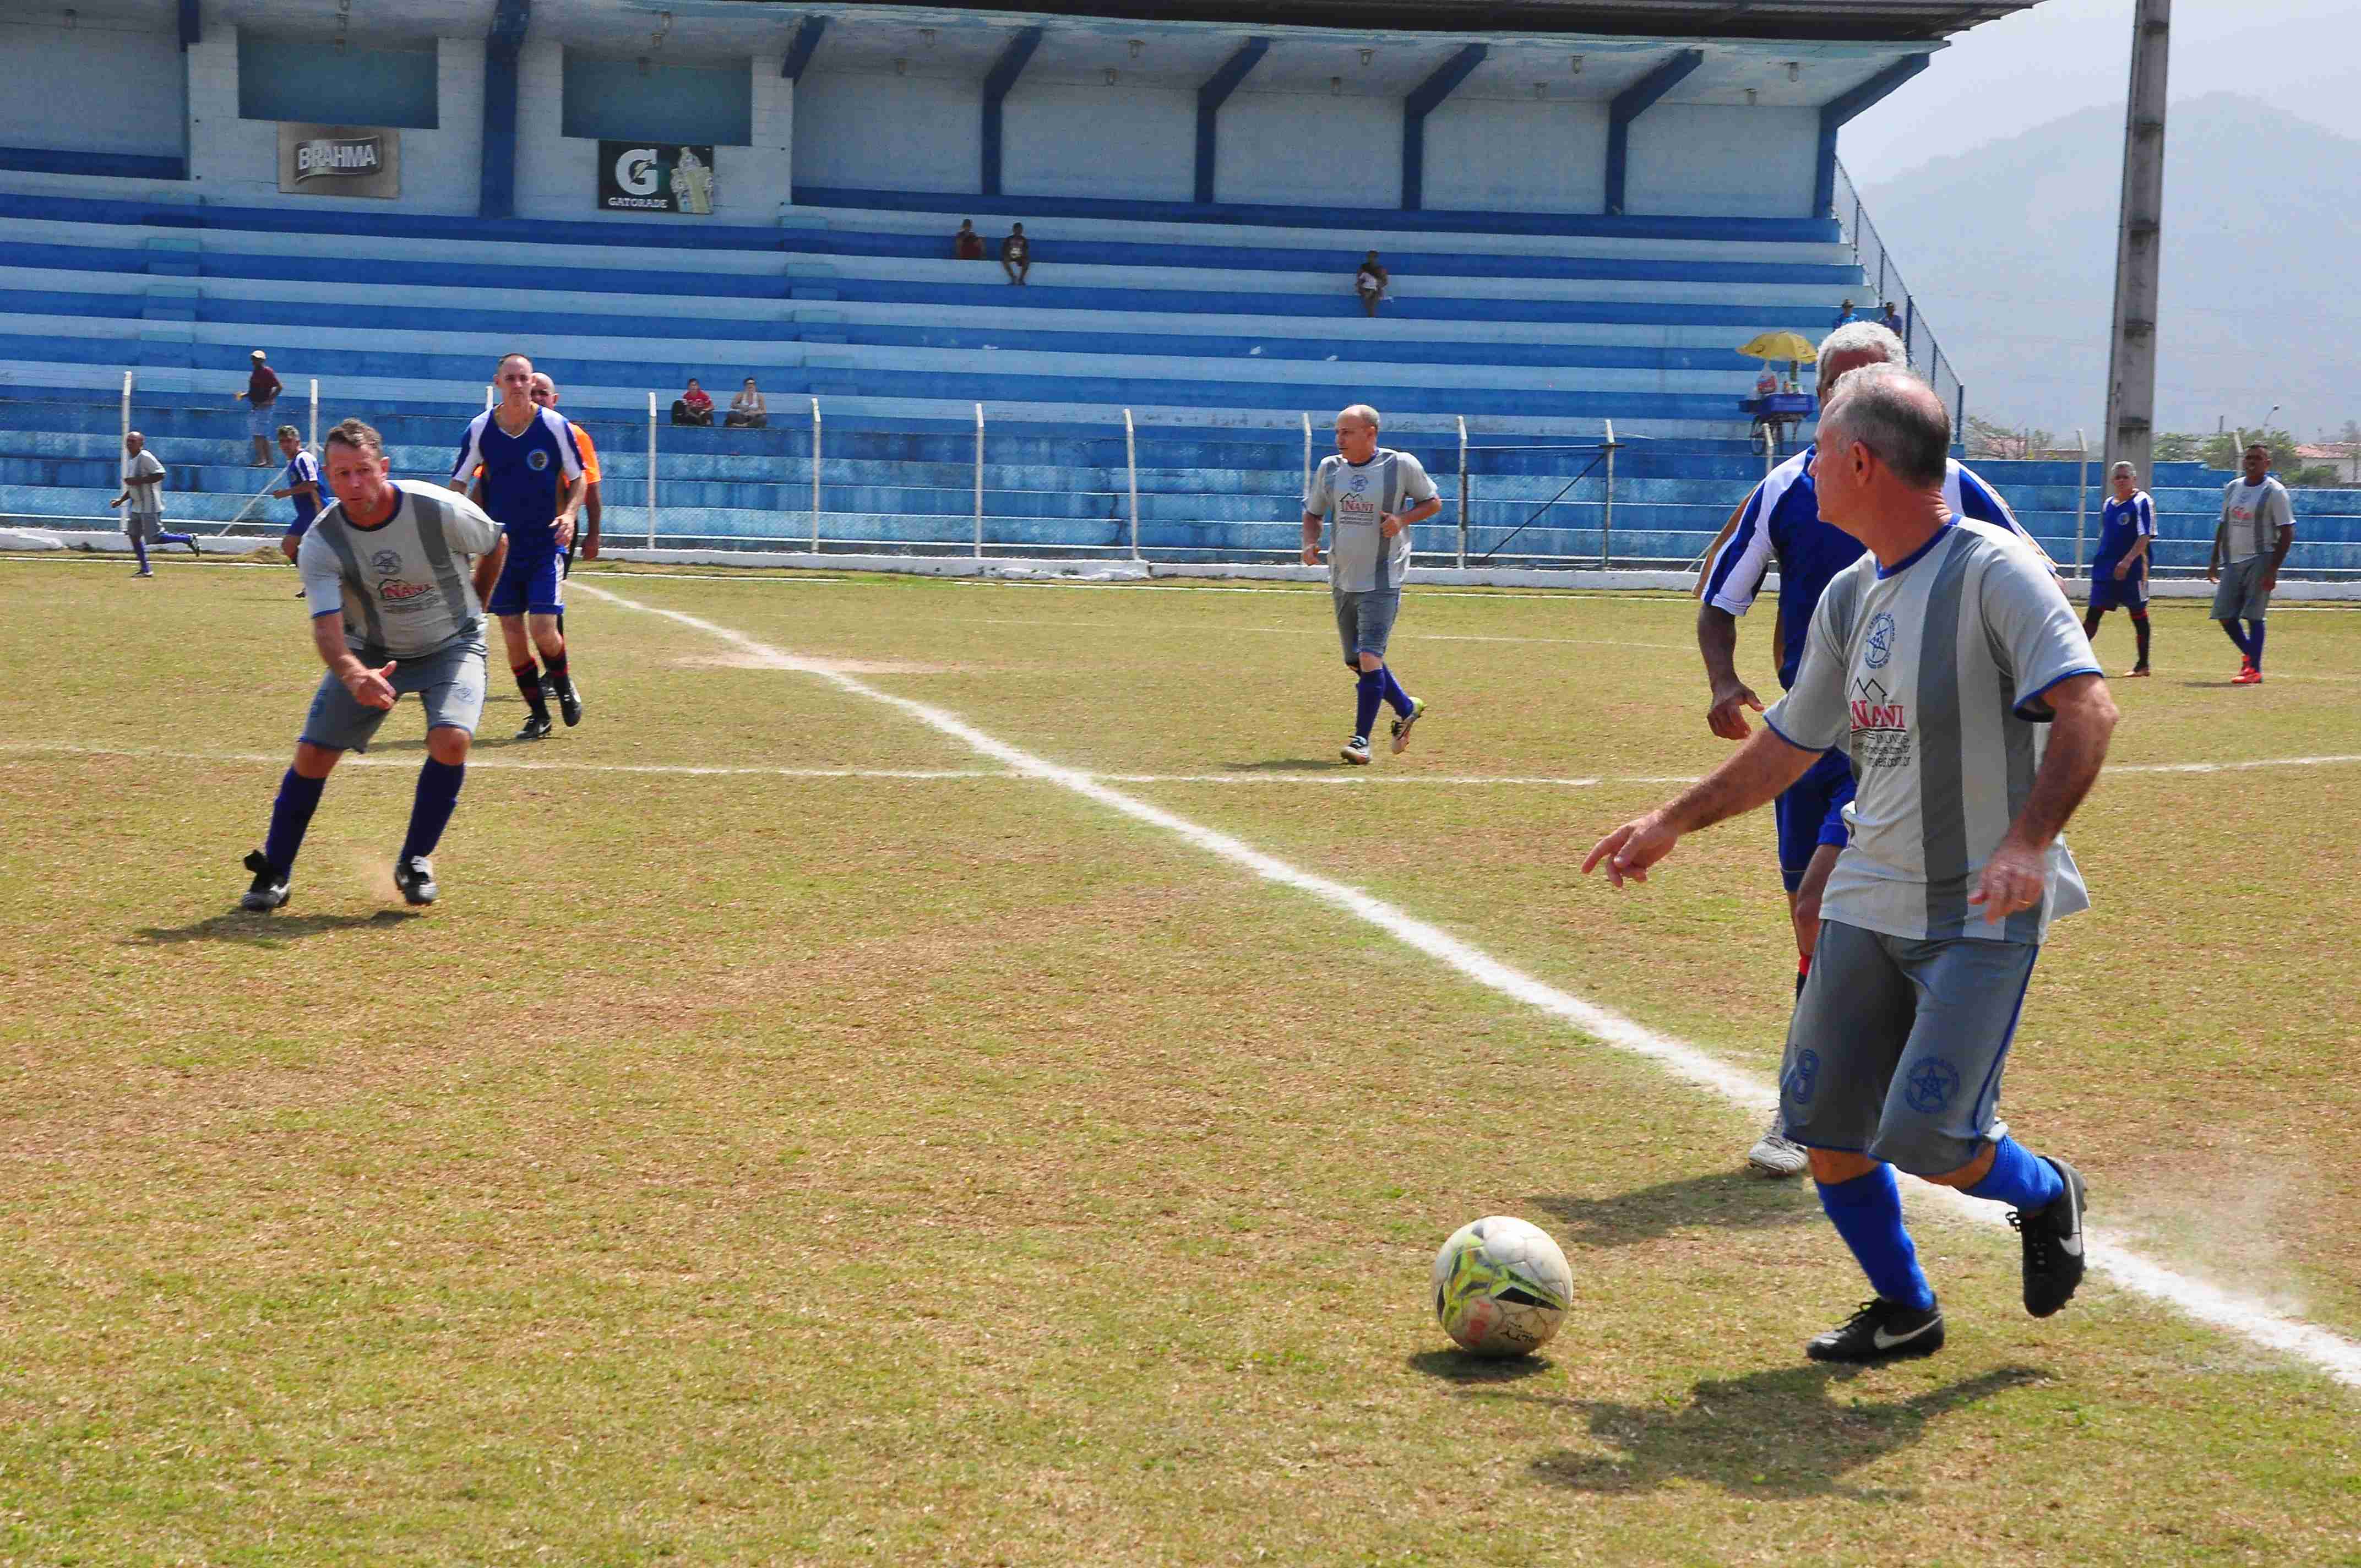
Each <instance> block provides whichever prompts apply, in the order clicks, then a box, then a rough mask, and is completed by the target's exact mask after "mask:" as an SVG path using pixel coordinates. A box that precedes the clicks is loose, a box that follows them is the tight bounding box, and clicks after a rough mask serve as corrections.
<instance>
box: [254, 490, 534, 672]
mask: <svg viewBox="0 0 2361 1568" xmlns="http://www.w3.org/2000/svg"><path fill="white" fill-rule="evenodd" d="M393 488H394V489H395V490H396V491H397V492H399V495H400V499H399V500H397V501H396V502H395V504H394V509H393V515H392V516H391V517H390V518H388V519H386V520H385V521H383V522H380V523H379V524H378V525H377V526H376V527H374V528H359V527H356V526H355V525H354V524H353V523H351V522H350V521H346V517H345V508H344V503H343V502H342V501H333V502H331V503H330V504H329V505H328V506H327V507H325V508H324V509H323V510H322V511H321V513H320V515H319V516H318V517H317V518H316V519H314V520H313V523H312V526H311V528H310V529H308V530H307V531H305V532H304V534H303V543H302V544H300V545H298V546H297V547H296V551H295V565H296V567H297V568H298V569H299V570H300V571H301V572H302V574H303V591H304V594H305V595H306V597H307V598H309V599H310V600H311V608H312V618H313V620H318V619H319V618H320V617H321V616H324V615H339V614H341V615H342V616H343V617H344V619H345V646H346V647H347V648H349V649H351V650H352V651H353V652H355V653H357V654H359V655H360V657H361V658H362V659H363V660H364V661H366V662H368V663H382V662H383V661H385V660H387V659H421V658H424V657H425V656H426V655H427V654H430V653H438V652H442V651H443V650H444V649H446V648H452V647H456V646H459V645H461V644H464V643H469V642H474V641H478V639H480V638H481V637H482V636H483V630H484V607H483V605H482V604H481V603H480V602H479V601H478V599H477V598H476V585H475V580H474V577H473V576H472V574H471V573H470V571H469V568H468V557H470V556H478V555H489V554H491V553H492V552H493V550H494V549H496V548H498V546H499V544H500V524H499V523H497V522H494V521H492V520H491V519H490V518H489V516H487V515H485V512H484V510H483V509H482V508H481V507H479V506H478V505H477V504H476V503H475V502H473V501H471V500H469V499H467V497H465V496H463V495H459V494H457V493H456V492H455V491H451V490H446V489H444V488H441V487H440V486H436V485H426V484H420V483H418V482H417V481H415V480H410V479H399V480H396V481H395V482H394V487H393Z"/></svg>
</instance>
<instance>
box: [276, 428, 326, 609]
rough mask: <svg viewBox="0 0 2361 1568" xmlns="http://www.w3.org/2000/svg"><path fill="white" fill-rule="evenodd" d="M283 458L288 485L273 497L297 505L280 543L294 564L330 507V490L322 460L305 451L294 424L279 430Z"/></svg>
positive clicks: (299, 593)
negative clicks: (305, 540)
mask: <svg viewBox="0 0 2361 1568" xmlns="http://www.w3.org/2000/svg"><path fill="white" fill-rule="evenodd" d="M279 455H280V456H281V457H284V458H286V459H287V471H286V472H285V473H283V474H281V475H280V478H282V479H284V480H286V481H287V485H286V488H284V489H278V490H273V491H271V492H270V495H271V499H274V500H282V501H291V502H292V503H294V507H295V521H292V522H291V523H289V524H288V525H287V532H286V533H285V534H284V535H282V536H281V537H280V541H279V553H280V554H281V555H284V556H286V557H287V559H288V561H289V563H290V564H292V563H293V561H294V559H295V551H296V547H297V546H299V545H301V544H302V543H303V535H304V533H305V532H307V531H308V530H309V529H310V528H311V526H312V520H313V518H315V517H317V516H319V515H320V509H321V508H322V507H324V506H326V505H327V504H328V487H327V486H326V485H325V484H324V483H323V482H322V481H321V478H320V464H319V460H318V459H316V458H314V457H313V455H311V454H310V453H308V452H306V451H304V450H303V433H302V431H300V430H297V429H296V428H295V427H294V426H293V425H291V424H282V425H280V427H279ZM295 597H296V598H302V597H303V590H302V588H297V589H296V590H295Z"/></svg>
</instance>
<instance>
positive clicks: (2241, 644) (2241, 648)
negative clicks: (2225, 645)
mask: <svg viewBox="0 0 2361 1568" xmlns="http://www.w3.org/2000/svg"><path fill="white" fill-rule="evenodd" d="M2220 624H2221V627H2222V630H2224V631H2226V632H2228V633H2229V634H2230V641H2233V642H2235V643H2236V644H2237V645H2238V652H2241V653H2243V654H2245V655H2246V658H2247V660H2248V661H2249V662H2252V660H2253V659H2254V657H2255V645H2254V644H2253V643H2252V642H2249V641H2246V633H2245V632H2243V631H2241V630H2238V623H2237V622H2236V621H2235V620H2225V621H2223V622H2221V623H2220Z"/></svg>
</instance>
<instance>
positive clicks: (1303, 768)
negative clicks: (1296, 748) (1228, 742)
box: [1222, 757, 1345, 773]
mask: <svg viewBox="0 0 2361 1568" xmlns="http://www.w3.org/2000/svg"><path fill="white" fill-rule="evenodd" d="M1344 766H1345V763H1343V762H1339V761H1337V760H1336V759H1335V758H1334V757H1269V758H1266V759H1265V760H1264V761H1262V762H1224V763H1223V764H1222V771H1223V772H1224V773H1333V772H1335V771H1338V770H1340V769H1342V768H1343V767H1344Z"/></svg>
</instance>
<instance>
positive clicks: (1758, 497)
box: [1705, 475, 1786, 615]
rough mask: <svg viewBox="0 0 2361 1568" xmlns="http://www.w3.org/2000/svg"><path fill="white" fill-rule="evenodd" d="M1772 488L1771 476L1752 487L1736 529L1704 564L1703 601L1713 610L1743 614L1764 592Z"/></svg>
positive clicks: (1768, 567) (1774, 502) (1773, 502)
mask: <svg viewBox="0 0 2361 1568" xmlns="http://www.w3.org/2000/svg"><path fill="white" fill-rule="evenodd" d="M1776 477H1777V476H1775V475H1774V476H1773V478H1776ZM1780 488H1781V489H1782V490H1784V488H1786V487H1785V486H1784V485H1783V486H1781V487H1780ZM1771 490H1772V479H1765V480H1763V482H1762V483H1761V484H1759V485H1757V486H1755V487H1754V493H1753V494H1752V495H1751V496H1749V497H1747V498H1746V508H1745V510H1744V511H1742V512H1741V514H1740V516H1739V520H1738V529H1737V532H1733V533H1732V534H1731V535H1730V537H1729V538H1728V539H1727V540H1725V541H1724V542H1723V543H1722V546H1721V550H1720V552H1719V554H1716V555H1715V556H1714V558H1713V559H1712V560H1711V561H1709V562H1708V563H1707V564H1706V579H1705V583H1706V587H1705V602H1706V603H1708V604H1709V605H1711V606H1713V608H1714V609H1719V610H1725V611H1727V612H1729V613H1730V614H1731V615H1744V614H1745V613H1746V612H1747V611H1748V610H1749V609H1752V608H1753V605H1754V596H1755V595H1756V594H1758V593H1760V592H1762V591H1763V577H1764V576H1767V575H1768V574H1769V572H1770V570H1771V509H1772V508H1773V506H1775V505H1777V504H1778V499H1777V497H1775V496H1773V494H1772V493H1771Z"/></svg>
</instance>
